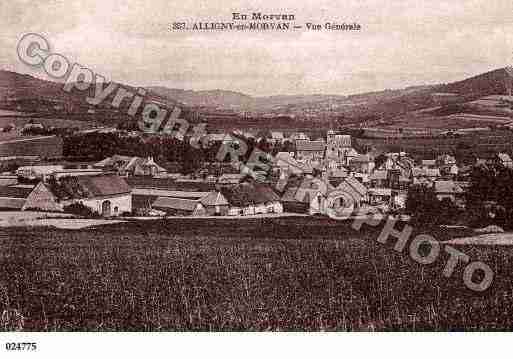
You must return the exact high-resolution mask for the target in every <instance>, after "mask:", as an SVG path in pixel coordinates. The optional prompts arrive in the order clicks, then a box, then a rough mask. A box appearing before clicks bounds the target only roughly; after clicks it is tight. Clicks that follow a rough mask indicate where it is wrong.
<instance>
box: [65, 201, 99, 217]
mask: <svg viewBox="0 0 513 359" xmlns="http://www.w3.org/2000/svg"><path fill="white" fill-rule="evenodd" d="M63 209H64V212H66V213H71V214H74V215H76V216H79V217H85V218H98V217H100V215H99V214H98V213H96V212H95V211H93V210H92V209H91V208H89V207H87V206H85V205H83V204H82V203H80V202H76V203H72V204H70V205H68V206H64V208H63Z"/></svg>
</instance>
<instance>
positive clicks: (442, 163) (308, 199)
mask: <svg viewBox="0 0 513 359" xmlns="http://www.w3.org/2000/svg"><path fill="white" fill-rule="evenodd" d="M295 144H296V150H295V152H280V153H278V154H277V155H276V158H275V159H276V161H275V163H276V167H277V170H278V172H279V176H280V178H282V179H284V178H290V176H291V175H297V176H301V175H303V176H305V177H306V178H308V179H309V180H307V181H302V182H301V183H300V185H299V186H298V185H297V184H296V185H292V186H289V187H288V188H287V190H286V192H285V194H284V196H283V197H282V200H283V203H284V208H285V210H286V211H297V210H298V209H299V210H305V208H307V210H308V212H309V213H310V214H316V213H321V214H327V211H328V209H329V208H330V205H331V206H333V204H331V203H330V202H329V195H330V193H331V192H333V191H343V192H345V193H347V194H348V195H349V197H350V198H351V201H352V202H353V203H347V204H346V205H356V206H357V207H358V206H374V207H379V208H380V209H381V210H383V211H389V210H391V209H402V208H404V207H405V205H406V198H407V193H408V189H409V187H410V186H411V185H415V184H423V185H425V186H428V187H431V188H432V189H433V190H434V192H435V194H436V197H437V198H438V199H439V200H444V199H448V200H450V201H451V202H453V203H454V204H456V205H458V206H460V207H464V206H465V192H466V190H467V188H468V187H469V182H468V180H469V176H470V173H471V170H472V167H471V166H458V164H457V163H456V159H455V158H454V157H453V156H451V155H447V154H444V155H440V156H438V157H437V158H435V159H425V160H421V161H420V162H416V161H414V160H413V159H412V158H411V157H410V156H408V154H406V153H404V152H399V153H381V154H379V155H378V154H372V153H369V154H359V153H358V152H357V151H356V150H355V149H354V148H353V147H352V144H351V137H350V136H349V135H342V134H336V133H335V132H333V131H329V132H328V134H327V137H326V140H323V139H318V140H315V141H312V140H303V139H302V140H296V142H295ZM489 162H492V163H494V164H498V165H501V166H504V167H507V168H513V161H512V160H511V158H510V156H509V155H508V154H506V153H498V154H496V155H495V156H493V157H492V158H489V159H486V160H484V159H482V160H477V162H476V164H477V165H479V164H483V163H489ZM319 179H320V180H321V181H319ZM298 199H299V200H298ZM298 202H300V203H298ZM338 205H339V206H342V207H344V205H345V204H344V203H338Z"/></svg>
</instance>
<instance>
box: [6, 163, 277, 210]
mask: <svg viewBox="0 0 513 359" xmlns="http://www.w3.org/2000/svg"><path fill="white" fill-rule="evenodd" d="M168 175H170V176H168ZM243 177H244V176H242V175H240V174H224V175H221V176H219V177H218V178H217V180H216V183H215V184H212V186H207V187H208V188H206V189H204V190H202V191H198V190H196V189H195V188H194V185H195V184H196V183H195V182H194V180H190V181H189V182H186V181H185V179H182V180H180V179H178V178H176V177H175V176H172V174H168V173H167V171H166V169H164V168H163V167H161V166H160V165H158V164H157V163H156V162H155V161H154V160H153V158H151V157H149V158H140V157H130V156H119V155H115V156H112V157H109V158H106V159H104V160H102V161H100V162H98V163H95V164H93V165H85V166H82V167H80V166H79V167H77V168H65V166H63V165H30V166H22V167H19V168H18V169H17V170H16V172H15V173H14V174H2V175H0V209H1V210H11V211H13V210H14V211H18V210H19V211H24V210H38V211H50V212H63V211H65V210H66V207H68V206H70V205H71V204H76V203H80V204H82V205H84V206H85V207H88V208H89V209H90V210H92V211H93V212H96V213H97V214H99V215H102V216H104V217H114V216H120V215H129V214H130V215H135V216H166V215H175V216H241V215H255V214H267V213H282V212H283V206H282V204H281V199H280V196H279V195H278V194H277V193H276V192H274V191H273V190H272V189H271V188H270V187H269V186H268V185H267V184H264V183H258V182H255V181H252V182H244V181H243ZM137 178H142V179H143V181H138V180H137Z"/></svg>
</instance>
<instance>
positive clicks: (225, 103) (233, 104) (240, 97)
mask: <svg viewBox="0 0 513 359" xmlns="http://www.w3.org/2000/svg"><path fill="white" fill-rule="evenodd" d="M148 89H149V90H151V91H153V92H154V93H156V94H158V95H160V96H163V97H166V98H167V99H174V100H176V101H180V102H183V103H184V104H186V105H191V106H211V107H221V108H242V107H248V106H251V104H252V102H253V101H254V99H253V98H252V97H251V96H249V95H245V94H243V93H240V92H235V91H226V90H211V91H192V90H182V89H172V88H167V87H162V86H152V87H148Z"/></svg>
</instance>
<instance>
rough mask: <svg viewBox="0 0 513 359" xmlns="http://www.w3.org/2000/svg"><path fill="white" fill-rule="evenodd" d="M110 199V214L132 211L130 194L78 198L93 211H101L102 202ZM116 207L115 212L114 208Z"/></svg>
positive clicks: (117, 214) (116, 214)
mask: <svg viewBox="0 0 513 359" xmlns="http://www.w3.org/2000/svg"><path fill="white" fill-rule="evenodd" d="M106 201H110V212H111V216H119V215H120V214H122V213H123V212H132V195H131V194H126V195H121V196H115V197H106V198H93V199H83V200H80V201H79V202H81V203H82V204H83V205H84V206H87V207H89V208H91V209H92V210H93V211H95V212H98V213H100V214H101V213H102V204H103V202H106ZM115 207H118V210H117V212H116V211H115V210H114V209H115Z"/></svg>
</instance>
